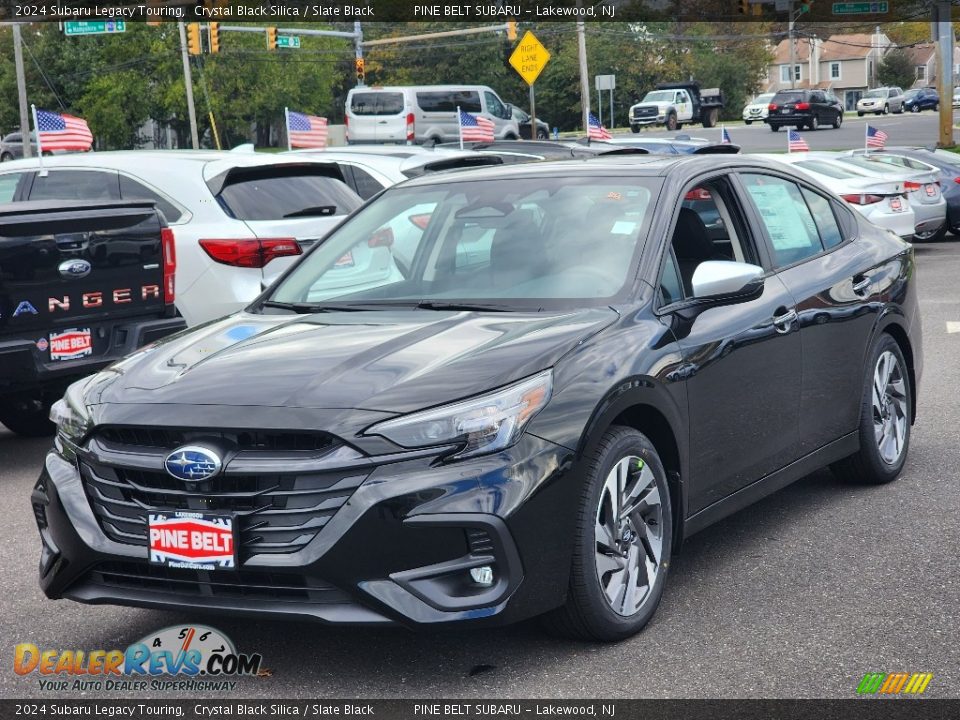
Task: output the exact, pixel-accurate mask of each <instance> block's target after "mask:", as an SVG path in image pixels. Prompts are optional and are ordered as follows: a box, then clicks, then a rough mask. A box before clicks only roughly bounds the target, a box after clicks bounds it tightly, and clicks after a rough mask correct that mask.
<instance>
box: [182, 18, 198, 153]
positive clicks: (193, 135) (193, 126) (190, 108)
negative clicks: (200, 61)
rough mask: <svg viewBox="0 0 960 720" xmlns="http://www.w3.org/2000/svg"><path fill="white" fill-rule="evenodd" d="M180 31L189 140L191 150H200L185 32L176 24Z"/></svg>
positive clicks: (184, 28)
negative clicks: (191, 145)
mask: <svg viewBox="0 0 960 720" xmlns="http://www.w3.org/2000/svg"><path fill="white" fill-rule="evenodd" d="M177 27H178V28H179V29H180V55H181V56H182V57H183V83H184V86H185V88H186V91H187V113H188V114H189V115H190V139H191V140H192V141H193V149H194V150H199V149H200V136H199V134H198V133H197V109H196V107H194V105H193V78H192V77H191V75H190V55H189V54H188V52H187V30H186V27H185V26H184V24H183V23H182V22H178V23H177Z"/></svg>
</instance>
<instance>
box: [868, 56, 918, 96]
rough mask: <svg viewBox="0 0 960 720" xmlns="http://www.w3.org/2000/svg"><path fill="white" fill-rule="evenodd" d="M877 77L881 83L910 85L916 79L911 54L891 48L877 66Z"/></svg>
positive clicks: (898, 85) (905, 86)
mask: <svg viewBox="0 0 960 720" xmlns="http://www.w3.org/2000/svg"><path fill="white" fill-rule="evenodd" d="M877 78H878V79H879V80H880V84H881V85H893V86H895V87H902V88H907V87H910V86H911V85H913V81H914V80H915V79H916V76H915V75H914V69H913V63H911V62H910V56H909V55H907V53H906V52H904V51H903V50H900V49H894V50H891V51H890V52H888V53H887V54H886V55H884V56H883V60H881V61H880V64H879V65H878V66H877Z"/></svg>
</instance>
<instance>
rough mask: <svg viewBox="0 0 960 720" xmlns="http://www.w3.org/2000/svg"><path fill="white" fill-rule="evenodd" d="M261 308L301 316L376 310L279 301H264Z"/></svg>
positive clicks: (362, 306)
mask: <svg viewBox="0 0 960 720" xmlns="http://www.w3.org/2000/svg"><path fill="white" fill-rule="evenodd" d="M260 305H261V307H269V308H279V309H280V310H292V311H293V312H295V313H300V314H301V315H309V314H312V313H324V312H340V311H345V312H350V311H359V310H370V309H371V308H376V305H349V304H343V305H338V304H336V303H305V302H297V303H288V302H279V301H277V300H264V301H263V302H262V303H260Z"/></svg>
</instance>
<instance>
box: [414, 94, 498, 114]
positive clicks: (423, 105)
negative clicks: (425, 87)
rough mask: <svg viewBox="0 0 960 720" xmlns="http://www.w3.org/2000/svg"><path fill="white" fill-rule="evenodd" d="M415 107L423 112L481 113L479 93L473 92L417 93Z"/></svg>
mask: <svg viewBox="0 0 960 720" xmlns="http://www.w3.org/2000/svg"><path fill="white" fill-rule="evenodd" d="M417 105H419V106H420V109H421V110H423V111H424V112H456V110H457V108H458V107H459V108H460V109H461V110H463V111H464V112H470V113H478V112H482V111H483V108H482V107H481V106H480V93H478V92H476V91H475V90H437V91H430V92H418V93H417Z"/></svg>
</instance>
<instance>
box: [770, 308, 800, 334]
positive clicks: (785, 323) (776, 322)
mask: <svg viewBox="0 0 960 720" xmlns="http://www.w3.org/2000/svg"><path fill="white" fill-rule="evenodd" d="M798 317H799V316H798V315H797V311H796V310H795V309H793V308H790V309H789V310H787V309H786V308H785V307H779V308H777V314H776V315H774V316H773V327H774V328H776V330H777V332H778V333H780V334H781V335H784V334H786V333H788V332H790V328H791V327H793V323H795V322H796V321H797V318H798Z"/></svg>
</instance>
